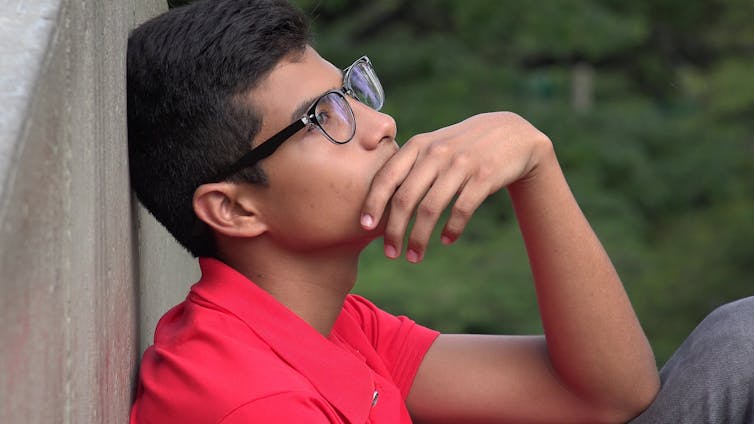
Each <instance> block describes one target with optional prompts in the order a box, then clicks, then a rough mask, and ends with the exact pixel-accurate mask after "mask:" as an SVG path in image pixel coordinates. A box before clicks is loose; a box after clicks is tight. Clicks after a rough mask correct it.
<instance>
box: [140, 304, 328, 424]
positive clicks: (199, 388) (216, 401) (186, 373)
mask: <svg viewBox="0 0 754 424" xmlns="http://www.w3.org/2000/svg"><path fill="white" fill-rule="evenodd" d="M188 309H189V310H188V311H187V310H181V311H180V312H181V314H180V316H177V315H176V316H171V313H173V311H171V312H170V313H168V314H166V316H165V317H164V318H163V319H162V320H161V322H160V325H159V326H158V331H157V333H156V335H155V344H154V345H153V346H151V347H149V348H148V349H147V351H146V352H145V353H144V356H143V359H142V363H141V369H140V378H139V380H140V381H139V385H140V387H139V394H138V396H137V401H136V407H135V410H138V411H139V415H141V416H145V417H150V419H153V420H155V421H156V422H161V421H160V420H159V419H154V418H155V417H165V418H166V419H167V417H171V419H172V420H175V419H177V418H176V417H183V418H186V420H187V421H201V422H218V420H219V419H221V418H222V417H223V416H225V415H227V414H229V413H230V412H231V411H234V410H236V409H237V408H239V407H240V406H241V405H247V406H246V407H245V409H246V410H250V409H254V408H258V407H263V406H264V405H269V404H270V402H271V400H273V399H279V398H280V397H281V396H282V394H284V393H286V392H294V393H298V394H299V396H304V394H306V393H310V394H311V396H312V398H315V397H316V396H317V394H316V391H315V390H314V389H313V388H312V386H311V385H310V383H309V382H308V381H307V380H306V379H305V378H304V377H303V376H302V375H301V374H300V373H298V372H297V371H296V370H295V369H292V368H291V367H290V366H288V365H287V364H286V363H285V362H284V361H281V360H280V358H279V356H277V354H276V353H275V352H274V351H273V350H272V348H271V347H270V346H269V345H267V343H265V341H264V340H262V339H261V338H259V337H258V336H257V335H256V333H255V332H254V331H252V330H251V329H250V328H249V327H248V326H247V325H246V324H245V323H244V322H243V321H241V320H239V319H237V318H236V317H234V316H233V315H232V314H230V313H227V312H226V311H222V310H203V311H201V312H197V311H195V310H191V308H188ZM179 320H180V321H183V322H179ZM271 396H272V397H271ZM267 398H269V399H268V400H267V401H264V399H267ZM258 400H259V401H260V402H259V403H258V404H256V403H255V402H256V401H258ZM309 403H311V402H309ZM254 405H257V406H254Z"/></svg>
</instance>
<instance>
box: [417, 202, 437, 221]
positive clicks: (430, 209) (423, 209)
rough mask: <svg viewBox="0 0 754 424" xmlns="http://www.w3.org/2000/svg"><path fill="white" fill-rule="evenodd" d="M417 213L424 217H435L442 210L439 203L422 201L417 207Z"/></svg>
mask: <svg viewBox="0 0 754 424" xmlns="http://www.w3.org/2000/svg"><path fill="white" fill-rule="evenodd" d="M416 214H417V215H418V216H420V217H423V218H434V217H436V216H438V215H440V211H439V208H438V207H437V205H435V204H433V203H431V202H422V203H421V204H419V207H418V208H417V209H416Z"/></svg>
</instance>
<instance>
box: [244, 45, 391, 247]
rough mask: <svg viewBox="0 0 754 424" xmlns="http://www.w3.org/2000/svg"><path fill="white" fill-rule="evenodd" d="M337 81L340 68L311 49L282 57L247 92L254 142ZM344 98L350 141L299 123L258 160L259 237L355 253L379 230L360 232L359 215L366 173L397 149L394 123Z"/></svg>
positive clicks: (369, 176)
mask: <svg viewBox="0 0 754 424" xmlns="http://www.w3.org/2000/svg"><path fill="white" fill-rule="evenodd" d="M342 84H343V74H342V71H341V70H340V69H339V68H337V67H335V66H333V65H332V64H331V63H329V62H327V61H326V60H324V59H323V58H322V57H320V56H319V55H318V54H317V52H316V51H315V50H314V49H312V48H311V47H307V48H306V51H305V52H304V54H303V55H301V56H300V57H296V58H293V60H291V58H288V59H283V60H282V61H281V62H280V63H279V64H278V65H277V66H276V67H275V68H274V69H273V70H272V72H271V73H270V74H269V76H268V77H267V78H265V79H264V80H263V81H262V83H261V84H260V85H259V86H258V87H257V88H256V89H254V90H253V91H252V93H251V98H252V99H253V100H252V102H253V104H254V106H255V108H256V110H258V111H259V112H260V113H261V116H262V126H261V129H260V132H259V134H258V135H257V136H256V138H255V145H256V144H257V143H259V142H260V140H266V139H267V138H269V137H270V136H272V135H273V134H275V133H277V132H278V131H280V130H281V129H282V128H285V127H286V126H288V125H289V124H291V123H292V122H293V121H295V120H297V119H300V118H301V116H300V115H301V113H302V110H306V108H308V106H310V105H311V103H312V102H313V101H314V100H315V99H316V98H317V97H319V96H321V95H322V94H324V93H325V92H327V91H328V90H332V89H338V88H340V87H342ZM347 98H348V101H349V104H350V105H351V107H352V109H353V112H354V116H355V118H356V132H355V135H354V137H353V139H352V140H351V141H350V142H348V143H346V144H335V143H332V142H330V141H329V140H328V139H327V137H326V136H325V135H324V134H323V133H322V132H321V131H320V130H319V129H317V128H316V127H311V128H310V127H309V126H307V127H305V128H303V129H301V130H300V131H298V132H297V133H296V134H294V135H293V136H292V137H291V138H290V139H289V140H287V141H286V142H285V143H283V144H282V146H281V147H280V148H279V149H278V150H277V151H275V153H274V154H273V155H271V156H270V157H268V158H266V159H264V160H263V161H262V162H261V164H262V167H263V169H264V170H265V173H266V174H267V176H268V178H269V182H270V184H269V185H268V186H266V187H260V186H257V190H258V192H257V193H256V195H257V196H258V199H259V202H258V204H259V205H260V206H259V209H260V213H261V214H262V217H263V219H264V220H265V223H266V224H267V227H268V231H267V235H268V236H269V237H275V238H276V240H277V241H278V242H281V243H285V244H286V245H287V246H288V247H289V248H292V249H297V250H299V249H301V250H307V249H321V248H323V247H328V246H332V247H337V246H342V247H346V248H348V247H349V246H356V247H358V248H361V247H363V246H364V245H365V244H366V243H367V242H368V241H370V240H372V239H373V238H375V237H377V236H378V235H380V233H381V231H382V230H383V229H382V226H379V227H378V229H377V230H375V231H372V232H366V231H364V230H363V229H362V228H361V226H360V225H359V217H360V212H361V207H362V206H363V202H364V199H365V197H366V193H367V191H368V189H369V186H370V184H371V182H372V179H373V177H374V175H375V174H376V172H377V171H378V170H379V169H380V167H382V165H383V164H384V163H385V162H386V161H387V160H388V159H389V158H390V157H391V156H392V155H393V154H394V153H395V152H396V151H397V149H398V145H397V144H396V142H395V135H396V125H395V121H394V120H393V118H392V117H390V116H389V115H385V114H383V113H380V112H377V111H375V110H374V109H371V108H369V107H368V106H366V105H364V104H362V103H359V102H358V101H356V100H355V99H353V98H350V97H347Z"/></svg>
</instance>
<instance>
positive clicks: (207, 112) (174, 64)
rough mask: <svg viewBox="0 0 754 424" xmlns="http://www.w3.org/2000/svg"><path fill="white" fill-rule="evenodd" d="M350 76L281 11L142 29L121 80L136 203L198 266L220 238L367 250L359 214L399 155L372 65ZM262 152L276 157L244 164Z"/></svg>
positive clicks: (188, 12)
mask: <svg viewBox="0 0 754 424" xmlns="http://www.w3.org/2000/svg"><path fill="white" fill-rule="evenodd" d="M351 69H352V70H353V71H347V72H345V74H344V73H343V72H341V71H340V70H339V69H337V68H335V67H334V66H333V65H332V64H330V63H329V62H327V61H325V60H324V59H322V58H321V57H320V56H319V55H318V54H317V53H316V51H314V50H313V49H312V48H311V47H309V46H308V30H307V25H306V21H305V18H304V17H303V16H302V15H301V13H300V12H299V11H298V10H296V9H294V8H293V7H291V6H289V5H288V4H286V3H284V2H281V1H273V0H215V1H206V0H205V1H199V2H196V3H193V4H191V5H189V6H186V7H183V8H179V9H173V10H171V11H170V12H168V13H166V14H164V15H162V16H160V17H157V18H155V19H153V20H152V21H150V22H148V23H146V24H144V25H143V26H141V27H140V28H138V29H136V30H135V31H134V32H133V34H132V35H131V37H130V39H129V45H128V80H127V83H128V127H129V159H130V168H131V179H132V183H133V186H134V189H135V191H136V194H137V196H138V198H139V200H140V201H141V202H142V203H143V204H144V205H145V207H146V208H147V209H148V210H149V211H150V212H151V213H152V214H153V215H154V216H155V217H156V218H157V219H158V220H159V221H160V222H161V223H162V224H163V225H165V227H166V228H167V229H168V231H170V232H171V233H172V234H173V236H174V237H175V238H176V239H177V240H178V241H179V242H180V243H181V244H183V245H184V246H185V247H186V248H187V249H188V250H189V251H190V252H191V253H192V254H194V255H195V256H218V253H219V252H218V251H217V249H218V246H217V244H216V241H217V240H218V238H222V237H225V236H227V237H230V238H231V239H234V238H238V239H244V238H248V237H250V236H254V235H258V234H262V233H266V234H268V235H270V237H272V238H274V239H275V242H276V243H278V244H281V245H289V246H291V248H297V249H306V248H317V246H324V244H323V243H329V244H330V245H333V243H335V244H336V245H337V244H338V243H341V242H345V243H348V242H350V241H352V240H356V239H359V237H362V238H363V239H368V238H369V235H367V236H366V237H364V234H359V232H362V233H363V231H362V230H360V228H358V208H359V207H360V206H361V201H363V197H364V195H365V194H366V190H367V189H368V187H369V183H370V182H371V178H372V177H373V176H374V174H375V172H376V171H377V170H378V169H379V167H380V166H381V165H382V164H383V163H384V162H385V161H386V160H387V159H388V158H389V157H390V156H391V155H392V153H394V151H395V149H396V148H397V146H396V145H395V142H394V138H395V122H394V121H393V120H392V118H390V117H389V116H387V115H384V114H381V113H379V112H377V111H376V110H375V109H379V106H381V96H382V94H381V87H372V86H370V85H369V83H370V80H369V79H370V75H369V71H370V69H371V65H370V64H369V63H368V61H364V60H361V61H357V62H356V64H355V65H354V67H353V68H351ZM344 76H345V77H344ZM374 80H375V81H376V76H375V77H374ZM365 84H366V85H365ZM376 85H377V86H379V83H378V82H376ZM365 87H366V88H365ZM325 93H331V94H325ZM346 93H347V94H346ZM344 94H345V95H344ZM372 95H378V96H379V97H380V99H377V100H379V104H376V103H375V101H376V100H375V99H373V98H367V97H369V96H372ZM318 99H319V100H318ZM354 99H359V100H361V102H358V101H356V100H354ZM315 100H316V102H315ZM369 106H372V108H370V107H369ZM309 112H312V114H309ZM331 113H341V114H342V115H341V119H338V120H330V121H328V118H329V117H330V114H331ZM304 114H306V115H307V117H305V118H303V120H302V115H304ZM349 114H350V115H349ZM344 116H350V118H348V119H345V118H343V117H344ZM310 118H313V120H312V119H310ZM349 119H351V121H352V124H353V127H352V128H351V127H348V128H345V129H343V128H339V127H333V126H331V125H332V123H333V122H345V123H348V121H349ZM317 120H319V121H320V122H317ZM356 122H358V125H356ZM292 123H293V124H292ZM286 130H289V131H286ZM281 131H282V134H281ZM346 139H347V140H346ZM351 139H353V140H358V141H357V142H349V143H348V144H343V145H340V144H338V143H342V142H344V141H350V140H351ZM267 140H269V142H266V141H267ZM276 140H277V141H286V140H288V141H287V142H286V143H285V144H282V145H281V144H280V143H275V142H274V141H276ZM383 140H389V141H390V142H389V143H380V141H383ZM328 141H330V142H332V143H328ZM260 143H261V144H263V145H264V146H267V147H269V146H271V145H281V147H280V148H279V149H277V150H276V151H277V153H275V155H272V156H270V157H269V158H267V156H268V154H269V153H270V151H266V152H265V150H267V147H265V148H263V149H261V150H257V151H255V152H253V153H251V156H253V157H252V159H253V160H252V162H248V161H246V162H244V159H249V152H250V149H251V147H252V145H253V146H255V147H256V146H259V145H260ZM385 146H387V147H385ZM260 151H261V153H262V154H261V155H259V153H260ZM262 157H264V158H265V159H264V162H263V163H262V164H263V165H262V164H260V163H257V162H254V160H257V159H260V158H262ZM240 158H243V159H241V161H240V162H239V159H240ZM239 163H241V165H243V166H234V165H237V164H239ZM250 163H251V166H249V164H250ZM262 168H264V170H263V169H262ZM268 182H269V184H268ZM273 188H274V189H273ZM351 224H353V225H351ZM371 236H373V235H371ZM353 237H356V239H353ZM225 239H227V238H225ZM361 241H363V240H360V241H359V242H361Z"/></svg>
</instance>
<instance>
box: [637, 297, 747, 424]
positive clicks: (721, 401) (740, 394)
mask: <svg viewBox="0 0 754 424" xmlns="http://www.w3.org/2000/svg"><path fill="white" fill-rule="evenodd" d="M660 377H661V379H662V388H661V389H660V393H659V394H658V395H657V398H656V399H655V401H654V402H653V403H652V405H651V406H650V407H649V408H648V409H647V410H646V411H645V412H644V413H643V414H642V415H640V416H639V417H638V418H636V419H635V420H634V421H632V422H633V423H715V424H718V423H754V406H753V405H754V297H748V298H745V299H741V300H738V301H735V302H732V303H729V304H726V305H723V306H721V307H719V308H717V309H716V310H714V311H713V312H712V313H711V314H709V315H708V316H707V317H706V318H705V319H704V320H703V321H702V322H701V323H700V324H699V325H698V326H697V327H696V329H694V331H693V332H692V333H691V335H689V337H688V338H687V339H686V340H685V341H684V342H683V344H681V347H680V348H678V350H677V351H676V353H675V354H674V355H673V357H671V358H670V360H669V361H668V362H667V364H665V366H664V367H663V368H662V371H661V372H660Z"/></svg>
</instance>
